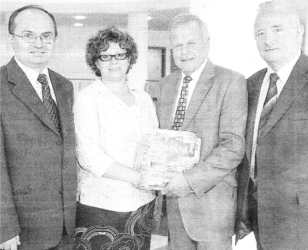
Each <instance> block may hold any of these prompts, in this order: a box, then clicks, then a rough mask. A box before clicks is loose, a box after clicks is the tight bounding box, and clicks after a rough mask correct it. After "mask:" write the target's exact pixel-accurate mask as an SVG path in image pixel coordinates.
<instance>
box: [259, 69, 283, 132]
mask: <svg viewBox="0 0 308 250" xmlns="http://www.w3.org/2000/svg"><path fill="white" fill-rule="evenodd" d="M278 79H279V76H278V75H277V74H276V73H272V74H270V84H269V88H268V92H267V95H266V98H265V102H264V106H263V109H262V113H261V117H260V122H259V133H260V131H261V129H263V127H264V125H265V124H266V123H267V121H268V118H269V117H270V114H271V112H272V110H273V109H274V106H275V104H276V100H277V98H276V96H277V85H276V82H277V81H278Z"/></svg>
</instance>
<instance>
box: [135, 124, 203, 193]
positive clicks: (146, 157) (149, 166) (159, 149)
mask: <svg viewBox="0 0 308 250" xmlns="http://www.w3.org/2000/svg"><path fill="white" fill-rule="evenodd" d="M200 147H201V139H200V138H198V137H197V136H196V135H195V133H193V132H188V131H173V130H165V129H155V130H153V131H152V132H151V133H150V134H147V135H144V136H143V138H142V141H141V144H140V147H139V150H138V153H137V162H138V163H137V165H138V168H139V169H140V171H141V172H142V173H143V175H144V178H143V180H142V183H141V185H140V186H141V187H143V188H146V189H150V188H151V187H152V188H153V187H154V189H156V190H161V189H162V188H163V187H164V186H166V184H167V183H168V182H169V181H170V180H171V179H174V178H175V174H173V172H175V173H176V174H179V173H182V172H183V171H185V170H187V169H191V168H192V167H193V166H194V165H195V164H196V163H198V161H199V159H200ZM177 177H179V176H178V175H177Z"/></svg>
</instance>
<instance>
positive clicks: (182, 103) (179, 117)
mask: <svg viewBox="0 0 308 250" xmlns="http://www.w3.org/2000/svg"><path fill="white" fill-rule="evenodd" d="M191 80H192V78H191V77H190V76H185V77H184V79H183V86H182V90H181V93H180V98H179V102H178V105H177V108H176V112H175V116H174V121H173V126H172V129H173V130H179V129H180V128H181V127H182V125H183V122H184V118H185V112H186V105H187V95H188V83H189V82H190V81H191Z"/></svg>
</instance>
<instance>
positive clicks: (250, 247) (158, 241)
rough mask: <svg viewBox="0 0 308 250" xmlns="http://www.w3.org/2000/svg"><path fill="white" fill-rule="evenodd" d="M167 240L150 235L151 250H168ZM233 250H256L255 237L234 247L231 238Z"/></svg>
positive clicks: (241, 241) (248, 238)
mask: <svg viewBox="0 0 308 250" xmlns="http://www.w3.org/2000/svg"><path fill="white" fill-rule="evenodd" d="M167 244H168V239H167V237H166V236H160V235H152V241H151V250H168V246H167ZM232 249H233V250H256V242H255V237H254V235H253V234H252V233H251V234H249V235H248V236H246V237H245V238H244V239H243V240H240V241H239V242H238V243H237V245H236V246H235V245H234V237H233V246H232Z"/></svg>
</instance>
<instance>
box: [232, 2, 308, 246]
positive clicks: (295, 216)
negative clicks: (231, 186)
mask: <svg viewBox="0 0 308 250" xmlns="http://www.w3.org/2000/svg"><path fill="white" fill-rule="evenodd" d="M303 32H304V31H303V26H302V25H300V20H299V17H298V15H297V13H296V11H295V10H294V9H293V8H292V6H289V5H287V4H286V3H283V2H281V1H271V2H266V3H263V4H261V5H260V8H259V12H258V14H257V17H256V21H255V24H254V34H255V39H256V42H257V46H258V49H259V53H260V55H261V57H262V58H263V59H264V60H265V61H266V63H267V64H268V67H267V68H266V69H262V70H261V71H258V72H257V73H255V74H254V75H253V76H251V77H250V78H249V79H248V95H249V96H248V101H249V111H248V123H247V135H246V157H245V159H244V161H243V164H242V165H241V167H240V168H239V195H238V198H239V200H238V216H237V223H236V224H237V225H236V226H237V237H238V238H242V237H244V236H245V235H246V234H247V233H249V231H250V230H252V231H253V232H254V233H255V236H256V239H257V247H258V249H259V250H260V249H264V250H291V249H292V250H304V249H307V248H308V57H307V56H306V55H304V54H303V53H302V52H301V44H302V39H303Z"/></svg>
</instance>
